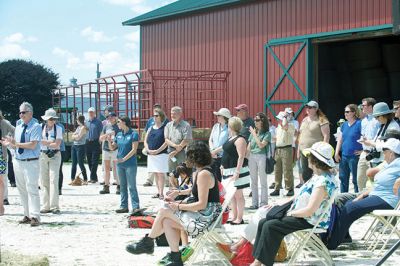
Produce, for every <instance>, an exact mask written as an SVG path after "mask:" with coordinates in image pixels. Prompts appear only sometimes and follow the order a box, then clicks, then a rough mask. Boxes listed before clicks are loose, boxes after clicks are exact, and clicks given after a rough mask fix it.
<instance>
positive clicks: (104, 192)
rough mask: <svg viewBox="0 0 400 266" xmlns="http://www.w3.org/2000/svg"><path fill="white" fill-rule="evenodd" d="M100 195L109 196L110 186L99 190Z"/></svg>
mask: <svg viewBox="0 0 400 266" xmlns="http://www.w3.org/2000/svg"><path fill="white" fill-rule="evenodd" d="M99 193H100V194H110V186H107V185H104V186H103V189H102V190H100V192H99Z"/></svg>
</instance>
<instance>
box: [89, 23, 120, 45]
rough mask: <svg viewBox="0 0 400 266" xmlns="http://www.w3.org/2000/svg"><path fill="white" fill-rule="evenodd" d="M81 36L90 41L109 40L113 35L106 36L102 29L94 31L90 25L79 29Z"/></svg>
mask: <svg viewBox="0 0 400 266" xmlns="http://www.w3.org/2000/svg"><path fill="white" fill-rule="evenodd" d="M81 36H83V37H85V38H87V39H88V40H89V41H91V42H111V41H112V40H114V39H115V37H108V36H106V35H105V34H104V32H102V31H94V30H93V29H92V27H90V26H89V27H86V28H84V29H83V30H82V31H81Z"/></svg>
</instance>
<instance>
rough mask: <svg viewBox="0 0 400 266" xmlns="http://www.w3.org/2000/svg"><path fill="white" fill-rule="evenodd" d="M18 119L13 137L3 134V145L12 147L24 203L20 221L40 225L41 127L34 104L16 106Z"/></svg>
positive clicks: (19, 189) (16, 174)
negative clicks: (34, 114)
mask: <svg viewBox="0 0 400 266" xmlns="http://www.w3.org/2000/svg"><path fill="white" fill-rule="evenodd" d="M19 117H20V118H21V119H20V120H21V123H20V124H18V125H17V126H16V128H15V134H14V138H12V137H6V138H5V141H3V145H5V146H9V147H11V148H13V149H15V161H14V171H15V177H16V181H17V187H18V191H19V194H20V196H21V203H22V206H23V207H24V218H23V219H22V220H21V221H19V223H20V224H30V225H31V226H38V225H40V197H39V189H38V187H39V183H38V181H39V155H40V145H39V143H40V141H41V139H42V138H41V127H40V125H39V124H38V123H37V122H36V121H37V120H34V119H33V107H32V105H31V104H30V103H28V102H23V103H22V104H21V106H20V107H19Z"/></svg>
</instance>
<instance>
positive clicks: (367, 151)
mask: <svg viewBox="0 0 400 266" xmlns="http://www.w3.org/2000/svg"><path fill="white" fill-rule="evenodd" d="M363 152H366V153H370V152H371V151H370V150H363Z"/></svg>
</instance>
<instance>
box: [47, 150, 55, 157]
mask: <svg viewBox="0 0 400 266" xmlns="http://www.w3.org/2000/svg"><path fill="white" fill-rule="evenodd" d="M56 153H57V151H55V150H47V151H46V152H45V154H46V155H47V157H49V158H53V157H54V155H56Z"/></svg>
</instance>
